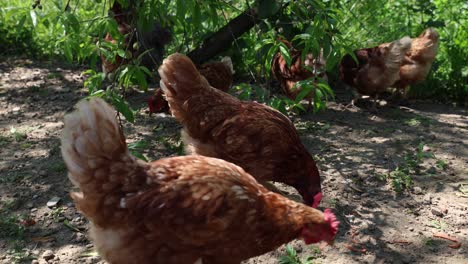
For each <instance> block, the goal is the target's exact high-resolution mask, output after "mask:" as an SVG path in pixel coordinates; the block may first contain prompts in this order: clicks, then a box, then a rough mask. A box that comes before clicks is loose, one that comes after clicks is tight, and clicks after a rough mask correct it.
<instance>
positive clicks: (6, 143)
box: [0, 136, 11, 147]
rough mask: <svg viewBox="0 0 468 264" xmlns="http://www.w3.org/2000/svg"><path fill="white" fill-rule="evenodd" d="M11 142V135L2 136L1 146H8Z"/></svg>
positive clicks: (0, 137) (0, 138)
mask: <svg viewBox="0 0 468 264" xmlns="http://www.w3.org/2000/svg"><path fill="white" fill-rule="evenodd" d="M10 142H11V139H10V138H9V137H5V136H0V147H3V146H6V145H8V144H9V143H10Z"/></svg>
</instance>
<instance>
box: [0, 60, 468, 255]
mask: <svg viewBox="0 0 468 264" xmlns="http://www.w3.org/2000/svg"><path fill="white" fill-rule="evenodd" d="M81 71H82V69H77V68H70V67H66V66H64V65H56V64H50V63H43V62H41V63H40V62H33V61H29V60H19V59H7V60H4V62H3V63H0V149H1V152H0V153H1V154H0V155H1V156H0V263H15V262H17V263H31V262H32V263H46V262H48V263H100V262H102V261H101V260H100V259H99V257H98V256H97V255H96V253H95V252H94V250H93V246H92V244H91V243H90V241H89V240H88V237H87V235H86V228H87V224H86V220H85V219H84V218H83V217H82V216H81V215H80V214H79V213H78V212H77V211H76V209H75V207H74V205H73V204H72V203H71V200H70V198H69V196H68V192H69V190H70V188H71V184H70V183H69V181H68V179H67V177H66V168H65V166H64V164H63V161H62V159H61V157H60V151H59V137H60V133H61V129H62V128H63V116H64V114H65V113H66V112H68V111H70V110H71V109H72V107H73V105H74V104H75V103H76V102H77V101H78V100H79V99H80V98H82V97H83V96H85V95H86V90H83V89H82V86H83V85H82V83H83V80H84V78H83V77H82V76H81ZM129 99H130V101H131V102H132V106H133V107H134V108H135V109H139V111H138V114H137V118H136V123H135V125H129V124H125V130H126V135H128V141H129V143H135V144H132V145H133V149H134V150H135V151H137V152H140V153H141V154H143V155H145V156H146V157H147V158H148V159H150V160H151V159H158V158H161V157H165V156H170V155H179V154H180V153H181V151H182V147H181V144H180V140H179V130H180V126H179V125H178V123H177V122H176V121H175V120H174V119H172V118H171V117H168V116H164V115H157V116H156V117H154V116H153V117H148V115H147V113H146V110H147V109H146V108H145V107H146V101H145V99H146V95H132V96H130V98H129ZM328 107H329V108H328V110H327V111H326V112H323V113H319V114H307V115H302V116H296V117H294V122H295V125H296V127H297V128H298V130H299V132H300V134H301V137H302V140H303V142H304V143H305V145H306V146H308V148H309V151H310V152H311V153H312V154H313V155H314V158H315V159H316V160H317V161H318V165H319V167H320V171H321V173H322V177H323V186H324V194H325V198H324V201H323V205H322V206H324V207H332V208H334V210H335V211H336V212H337V215H338V216H339V218H340V220H341V222H342V225H341V230H340V233H339V235H338V238H337V242H336V243H335V245H334V246H333V247H325V248H324V249H319V247H318V246H305V245H304V244H303V243H302V242H299V241H294V242H293V243H291V244H290V245H291V249H292V250H294V251H295V254H296V255H295V257H296V260H294V257H293V254H292V252H291V251H289V252H290V254H289V256H290V257H291V258H290V260H289V262H283V263H291V264H296V263H307V262H306V259H309V260H310V261H311V263H337V264H341V263H450V264H452V263H455V264H457V263H460V264H465V263H467V260H468V239H467V238H468V146H467V144H468V117H467V110H466V109H460V108H454V107H451V106H448V105H440V104H434V103H431V102H415V103H413V104H411V106H410V107H402V108H390V107H385V108H383V109H382V110H380V111H379V112H378V113H377V114H371V113H369V112H368V111H365V110H361V109H345V108H343V107H342V105H341V104H337V103H334V102H332V103H329V105H328ZM140 147H141V148H140ZM140 149H142V151H141V150H140ZM286 158H287V157H286ZM278 187H279V188H281V189H282V190H283V191H284V192H286V193H288V194H290V195H291V197H292V198H294V199H295V198H297V197H298V196H297V194H296V193H294V191H293V190H292V189H289V188H287V187H285V186H280V185H278ZM57 200H58V202H57ZM48 203H49V204H48ZM48 205H49V206H48ZM434 235H448V236H450V237H453V238H455V239H456V241H455V242H453V241H449V240H446V239H442V238H438V237H435V236H434ZM457 243H459V244H457ZM285 256H287V253H286V250H285V247H284V246H283V247H281V248H279V249H278V250H276V251H274V252H270V253H268V254H265V255H263V256H259V257H257V258H254V259H251V260H248V261H245V263H246V264H254V263H256V264H267V263H278V262H279V259H280V258H282V257H283V258H284V257H285ZM301 261H302V262H301Z"/></svg>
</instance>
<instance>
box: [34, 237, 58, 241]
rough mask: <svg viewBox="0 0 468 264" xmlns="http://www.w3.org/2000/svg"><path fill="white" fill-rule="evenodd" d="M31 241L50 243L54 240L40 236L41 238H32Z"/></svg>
mask: <svg viewBox="0 0 468 264" xmlns="http://www.w3.org/2000/svg"><path fill="white" fill-rule="evenodd" d="M31 240H32V241H34V242H50V241H54V240H55V238H54V237H52V236H41V237H33V238H31Z"/></svg>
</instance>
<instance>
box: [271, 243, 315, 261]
mask: <svg viewBox="0 0 468 264" xmlns="http://www.w3.org/2000/svg"><path fill="white" fill-rule="evenodd" d="M320 252H321V251H320V249H319V248H317V247H314V248H313V253H314V255H317V254H320ZM314 259H315V257H312V256H310V257H307V258H305V259H301V258H299V256H298V255H297V252H296V250H294V248H293V247H292V246H291V245H286V255H284V256H281V257H280V258H279V262H278V263H279V264H313V263H314V262H313V260H314Z"/></svg>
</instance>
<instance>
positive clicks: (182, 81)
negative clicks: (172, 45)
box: [158, 53, 210, 102]
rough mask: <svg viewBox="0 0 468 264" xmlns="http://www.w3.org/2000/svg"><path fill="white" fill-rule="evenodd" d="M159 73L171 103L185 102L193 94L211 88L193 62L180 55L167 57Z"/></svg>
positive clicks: (161, 84) (162, 85) (162, 86)
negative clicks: (174, 100) (172, 101)
mask: <svg viewBox="0 0 468 264" xmlns="http://www.w3.org/2000/svg"><path fill="white" fill-rule="evenodd" d="M158 72H159V75H160V76H161V81H160V86H161V88H162V89H163V91H164V93H165V94H166V98H167V99H168V101H169V102H170V101H171V99H176V100H180V101H184V100H186V99H187V98H188V97H190V96H191V95H192V94H194V93H199V92H200V89H206V88H209V87H210V85H209V84H208V81H207V80H206V79H205V77H203V76H202V75H200V73H199V71H198V70H197V68H196V67H195V65H194V64H193V62H192V61H191V60H190V59H189V58H188V57H187V56H185V55H182V54H180V53H174V54H172V55H170V56H169V57H167V58H166V59H165V60H164V61H163V64H162V66H161V67H160V68H159V70H158Z"/></svg>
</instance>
